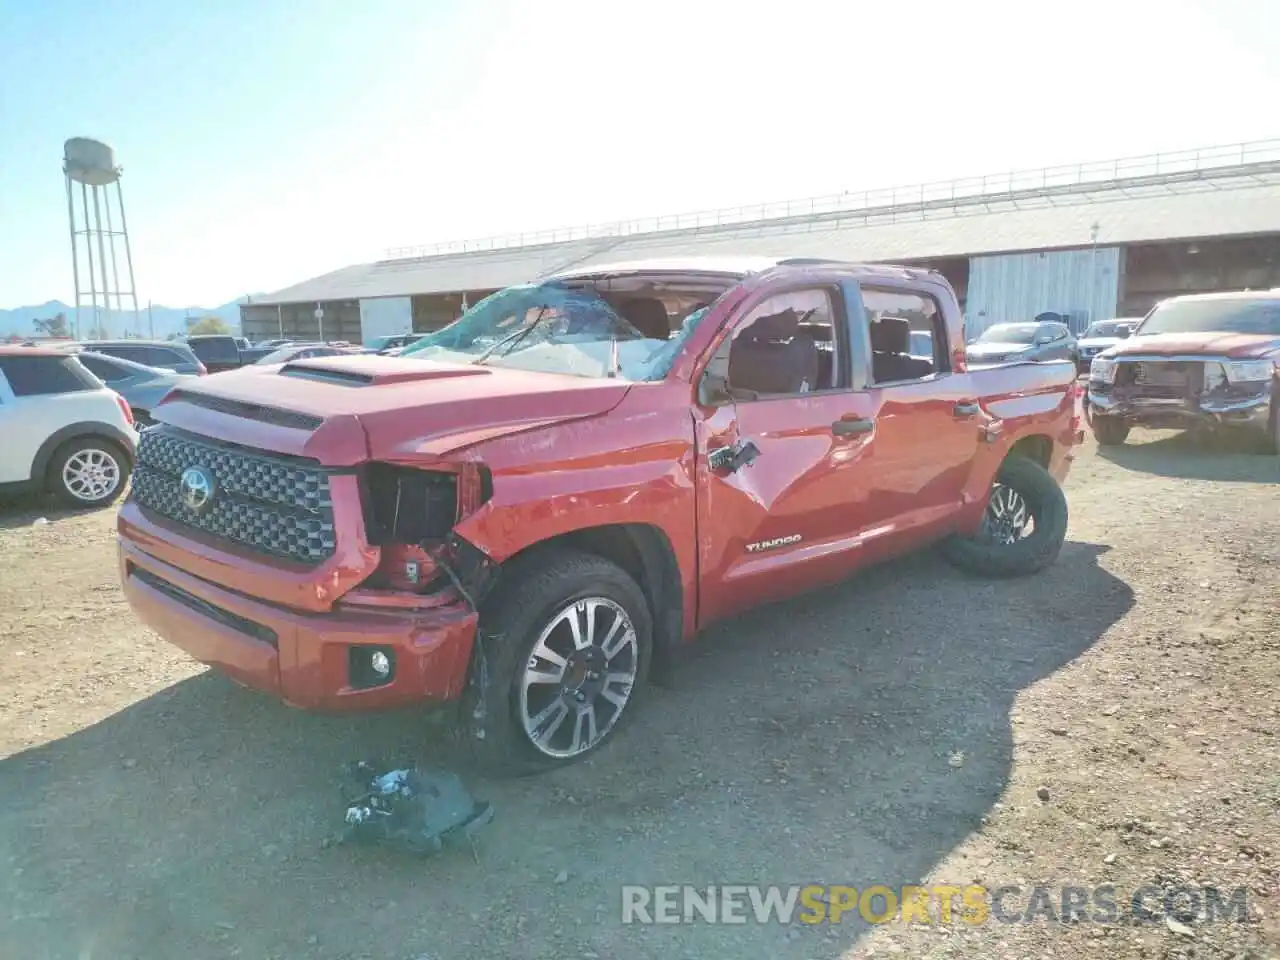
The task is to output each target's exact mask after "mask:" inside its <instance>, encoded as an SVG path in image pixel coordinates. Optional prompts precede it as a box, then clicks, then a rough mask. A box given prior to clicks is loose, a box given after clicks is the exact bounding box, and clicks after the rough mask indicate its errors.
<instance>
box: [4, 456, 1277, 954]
mask: <svg viewBox="0 0 1280 960" xmlns="http://www.w3.org/2000/svg"><path fill="white" fill-rule="evenodd" d="M1135 440H1136V442H1133V443H1131V445H1129V446H1127V447H1125V448H1123V449H1121V450H1119V451H1117V452H1116V453H1114V454H1108V455H1107V456H1105V457H1104V456H1102V455H1099V454H1098V452H1097V451H1096V449H1095V448H1094V447H1093V445H1092V442H1091V441H1090V442H1089V443H1087V444H1086V447H1085V448H1084V451H1083V453H1082V456H1081V460H1080V461H1079V462H1078V465H1077V467H1076V469H1075V471H1074V473H1073V475H1072V477H1071V479H1070V481H1069V490H1068V493H1069V497H1070V501H1071V506H1072V511H1073V512H1072V521H1071V530H1070V537H1069V542H1068V544H1067V546H1066V547H1065V549H1064V551H1063V554H1062V557H1061V560H1060V562H1059V563H1058V565H1057V566H1056V567H1055V568H1054V569H1052V570H1051V571H1049V572H1048V573H1046V574H1044V575H1042V576H1039V577H1036V578H1033V579H1029V580H1024V581H1017V582H1014V583H1005V584H998V585H993V584H987V583H983V582H975V581H972V580H967V579H965V578H963V577H961V576H960V575H958V574H957V573H955V572H953V571H952V570H951V569H950V568H948V567H947V566H945V565H944V564H943V563H942V562H941V561H939V560H938V559H936V558H935V557H933V556H932V555H922V556H917V557H913V558H909V559H907V560H903V561H900V562H897V563H895V564H892V565H890V566H887V567H884V568H882V569H879V570H876V571H873V572H871V573H869V574H867V575H864V576H862V577H860V578H858V579H857V580H855V581H853V582H851V583H849V584H847V585H846V586H843V587H841V588H838V589H833V590H830V591H827V592H825V593H822V594H820V595H817V596H815V597H810V598H807V599H802V600H799V601H796V602H793V603H789V604H785V605H781V606H777V607H772V608H769V609H767V610H765V611H763V612H757V613H755V614H753V615H751V616H750V617H748V618H745V619H743V620H742V621H741V622H736V623H731V624H727V625H724V626H722V627H720V628H719V629H716V630H715V631H713V632H712V633H711V635H709V636H707V637H706V638H705V639H704V642H703V643H702V645H701V647H700V650H699V655H698V656H697V657H696V658H695V659H694V660H693V661H692V662H691V663H690V664H689V665H688V667H687V668H686V669H685V671H684V672H683V673H682V674H681V675H680V677H679V679H678V681H677V683H676V685H675V686H674V687H666V688H660V689H654V690H653V691H652V692H651V695H650V698H649V702H648V703H647V704H646V705H645V708H644V711H643V714H642V716H640V717H638V718H637V722H636V723H634V724H633V725H632V726H631V727H630V728H629V729H628V730H627V731H626V733H625V734H623V735H622V736H620V737H619V739H618V740H617V741H616V742H615V743H614V744H613V745H612V746H611V747H610V748H609V749H608V750H607V751H606V753H605V754H604V755H603V756H601V757H599V758H597V759H596V760H594V761H592V762H590V763H587V764H583V765H579V766H577V767H574V768H570V769H567V770H564V771H560V772H558V773H557V774H555V775H551V776H546V777H542V778H537V779H533V780H526V781H520V782H515V783H509V782H508V783H484V782H477V783H475V784H474V786H475V789H476V792H477V793H479V794H480V795H482V796H484V797H486V798H488V799H490V800H492V801H493V802H494V803H495V805H496V808H497V811H498V819H497V820H496V821H495V823H494V824H493V825H492V826H491V827H489V828H488V829H487V831H486V832H485V833H484V834H483V835H482V837H481V840H480V858H479V863H478V864H477V863H475V862H473V860H472V858H471V855H470V853H468V852H466V851H465V850H463V851H460V852H458V853H456V854H453V853H447V854H445V855H444V856H443V857H442V858H437V859H435V860H432V861H428V862H420V861H410V860H408V859H406V858H403V857H398V856H395V855H392V854H388V853H385V852H377V851H369V850H361V849H353V848H350V847H345V846H343V847H331V846H328V845H327V844H326V843H325V840H326V838H327V837H328V836H329V835H330V834H331V833H332V832H333V830H334V829H335V828H336V826H337V821H338V820H339V818H340V814H341V809H342V805H341V803H340V799H339V795H338V784H339V777H338V771H339V768H340V767H341V765H342V764H343V763H345V762H346V761H349V760H352V759H355V758H359V757H363V756H368V755H388V754H396V753H397V752H399V751H404V752H406V753H407V755H408V756H410V757H414V758H417V759H419V760H422V761H424V762H431V761H432V760H433V759H438V758H439V757H440V756H441V753H440V751H439V748H438V747H433V745H432V744H433V741H432V739H431V736H433V735H431V734H429V733H427V732H426V731H424V725H423V724H422V722H421V721H420V720H419V719H417V718H415V717H407V716H404V715H399V716H382V717H375V718H362V719H355V720H353V719H339V718H325V717H317V716H311V715H306V714H302V713H299V712H296V711H292V710H289V709H287V708H285V707H282V706H279V705H277V704H276V703H274V702H272V701H271V700H268V699H265V698H263V697H261V696H259V695H256V694H254V693H251V692H248V691H245V690H241V689H239V688H237V687H235V686H234V685H232V684H231V683H229V682H227V681H224V680H223V679H222V678H220V677H218V676H214V675H211V674H210V673H208V672H205V671H204V670H203V669H201V668H200V667H198V666H197V665H195V664H193V663H192V662H191V661H189V660H187V659H186V658H185V657H184V656H182V655H180V654H178V653H177V652H175V651H174V650H173V649H171V648H169V647H168V646H166V645H164V644H162V643H160V642H158V641H157V640H156V639H155V638H154V637H153V636H151V635H150V634H149V633H148V632H147V631H146V630H144V629H143V628H141V627H140V626H139V625H138V624H137V623H136V622H135V621H134V619H133V617H132V616H131V614H130V612H129V610H128V608H127V607H126V606H125V605H124V604H123V603H122V601H121V599H120V596H119V594H118V591H117V585H116V570H115V565H114V552H113V536H114V535H113V528H112V523H113V516H112V514H111V512H110V511H104V512H100V513H97V514H89V515H79V516H58V515H54V514H50V515H49V516H50V519H51V522H50V523H47V524H40V525H33V523H32V521H33V520H34V519H35V517H37V516H40V513H38V512H32V511H33V510H37V509H38V507H36V506H32V505H30V504H27V505H18V506H17V507H16V508H15V507H11V508H9V509H7V511H6V512H3V513H0V610H2V611H3V614H2V617H3V619H2V620H0V693H2V696H0V757H3V758H4V759H0V891H2V893H3V895H2V896H0V957H3V958H6V960H7V958H10V957H12V958H18V960H39V958H45V957H49V958H62V957H67V958H85V960H125V958H132V957H138V958H166V960H168V958H178V957H182V958H192V960H195V958H203V957H233V956H234V957H244V958H255V960H259V958H297V957H320V958H358V957H359V958H371V960H372V958H378V960H416V958H433V960H452V958H495V960H496V958H503V957H522V958H570V960H571V958H593V957H598V958H608V960H614V958H630V957H638V958H639V957H654V958H664V960H683V958H718V957H732V958H735V960H747V958H757V957H759V958H777V960H790V958H801V957H814V958H836V957H841V956H844V957H850V956H869V955H879V954H884V955H894V954H897V955H903V956H910V957H926V956H927V957H949V956H973V957H980V958H993V960H1001V958H1022V957H1049V956H1051V957H1073V958H1074V957H1123V958H1127V957H1150V958H1160V957H1196V958H1210V957H1223V958H1243V957H1252V958H1261V957H1271V956H1276V955H1277V952H1276V951H1277V944H1280V895H1277V889H1278V884H1277V866H1278V865H1280V743H1278V741H1280V737H1278V736H1277V732H1278V731H1280V603H1277V598H1278V597H1280V510H1278V509H1277V508H1278V507H1280V462H1278V461H1276V460H1274V459H1271V458H1266V457H1262V456H1257V455H1250V454H1247V453H1243V452H1234V451H1232V450H1231V449H1213V450H1205V449H1196V448H1192V447H1190V446H1188V445H1187V444H1186V443H1185V442H1184V441H1182V440H1180V439H1174V438H1172V437H1170V436H1168V435H1162V434H1140V435H1138V436H1136V437H1135ZM1045 797H1047V799H1043V798H1045ZM921 881H923V882H925V883H931V884H933V883H950V884H955V885H957V886H963V885H966V884H970V883H975V882H977V883H982V884H985V885H987V886H988V887H991V888H995V887H999V886H1002V885H1006V884H1008V885H1017V886H1019V887H1020V888H1021V889H1022V891H1023V894H1022V895H1015V896H1013V897H1012V898H1011V899H1010V900H1009V901H1008V907H1007V909H1009V910H1021V909H1025V907H1026V904H1027V894H1028V893H1029V888H1030V887H1031V886H1033V885H1035V884H1044V885H1053V886H1054V888H1055V889H1054V893H1053V897H1054V901H1055V902H1056V901H1057V899H1058V897H1059V894H1058V892H1057V890H1058V888H1060V887H1061V886H1064V885H1070V886H1080V887H1091V886H1094V885H1098V884H1107V883H1111V884H1114V885H1115V886H1116V888H1117V890H1118V891H1119V893H1118V895H1117V899H1118V900H1119V901H1120V903H1121V905H1124V904H1125V903H1126V902H1127V899H1128V897H1129V895H1130V893H1131V892H1132V891H1135V890H1137V889H1139V888H1141V887H1143V886H1147V885H1154V886H1156V887H1161V888H1166V889H1167V888H1169V887H1171V886H1179V885H1196V884H1209V885H1214V886H1217V887H1220V888H1223V889H1224V890H1229V889H1231V888H1235V887H1237V886H1240V885H1248V886H1249V887H1250V888H1252V892H1251V893H1250V899H1249V903H1248V912H1249V919H1250V922H1248V923H1236V922H1218V923H1207V922H1197V920H1196V918H1194V917H1189V916H1188V917H1186V918H1185V921H1186V922H1185V923H1183V924H1181V925H1179V924H1178V923H1175V924H1173V925H1170V924H1167V923H1166V922H1165V921H1164V920H1163V919H1159V920H1157V921H1156V922H1151V923H1145V924H1134V923H1121V924H1117V925H1107V924H1101V923H1097V922H1083V923H1075V924H1056V923H1054V922H1052V921H1051V920H1048V919H1045V918H1044V917H1041V918H1039V919H1036V920H1035V921H1034V922H1021V923H1003V922H997V921H995V920H992V921H990V922H988V923H986V924H983V925H981V926H968V925H966V924H963V923H952V924H949V925H946V924H940V925H934V926H924V925H911V926H904V925H902V924H901V923H890V924H885V925H877V926H872V925H869V924H868V923H866V922H865V921H863V920H861V919H858V918H857V916H856V914H850V915H849V916H846V918H845V920H844V922H843V923H841V924H840V925H839V926H831V925H827V924H823V925H818V926H809V925H804V924H799V923H797V924H794V925H792V926H790V927H787V926H782V925H777V924H774V925H763V926H762V925H757V924H755V923H753V922H752V923H747V924H742V925H717V926H711V925H708V924H705V923H695V924H692V925H676V926H640V925H623V924H622V923H621V922H620V903H621V893H620V887H621V885H622V884H627V883H638V884H663V883H666V884H672V883H690V884H697V885H706V884H712V883H716V884H729V883H739V884H781V885H791V884H806V883H823V884H848V885H853V886H856V887H865V886H867V885H870V884H873V883H883V884H887V885H889V886H890V887H895V886H901V885H903V884H913V883H919V882H921ZM1158 901H1159V897H1158V896H1156V897H1155V898H1154V899H1151V900H1149V901H1148V902H1150V903H1158Z"/></svg>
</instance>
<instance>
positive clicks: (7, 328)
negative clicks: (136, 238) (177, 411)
mask: <svg viewBox="0 0 1280 960" xmlns="http://www.w3.org/2000/svg"><path fill="white" fill-rule="evenodd" d="M240 303H241V301H240V300H233V301H232V302H231V303H224V304H223V305H222V306H220V307H213V308H212V309H210V308H208V307H161V306H154V305H153V306H152V307H151V313H150V318H148V314H147V307H146V304H142V305H141V306H140V307H139V308H138V315H137V317H136V318H135V317H134V315H133V311H132V310H124V311H122V312H120V311H115V310H100V311H99V314H98V315H99V317H100V320H101V323H102V326H103V327H104V328H105V329H106V332H107V336H109V337H123V336H125V335H126V334H127V335H129V336H140V337H148V338H149V337H151V336H152V333H151V330H152V327H151V324H154V325H155V338H156V339H157V340H163V339H165V338H166V337H168V336H169V335H170V334H175V333H184V332H185V331H186V329H187V325H186V318H187V317H195V318H199V317H220V318H221V319H222V320H223V321H225V322H226V324H227V326H229V327H230V328H231V329H232V330H233V331H235V332H237V333H238V332H239V330H240ZM75 312H76V310H75V307H69V306H67V305H66V304H65V303H63V302H62V301H61V300H50V301H49V302H48V303H41V304H38V305H36V306H32V307H15V308H14V309H12V310H0V338H8V337H10V336H12V335H14V334H17V335H18V336H24V337H29V336H31V335H33V334H34V333H36V328H35V326H33V324H32V321H33V320H47V319H49V318H51V317H54V316H56V315H57V314H59V313H62V314H66V317H67V326H68V327H69V328H71V329H73V330H74V325H75ZM93 323H94V314H93V307H91V306H83V305H82V306H81V308H80V327H81V330H80V335H81V336H82V337H87V336H88V335H89V330H90V328H91V327H92V326H93Z"/></svg>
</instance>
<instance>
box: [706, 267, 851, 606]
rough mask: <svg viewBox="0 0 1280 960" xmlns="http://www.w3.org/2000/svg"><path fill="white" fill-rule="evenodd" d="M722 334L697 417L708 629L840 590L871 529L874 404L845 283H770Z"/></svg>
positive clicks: (746, 305)
mask: <svg viewBox="0 0 1280 960" xmlns="http://www.w3.org/2000/svg"><path fill="white" fill-rule="evenodd" d="M727 329H728V331H729V332H728V335H727V336H725V338H724V339H723V340H722V341H721V342H720V343H719V345H718V346H717V347H716V348H715V350H714V352H713V354H712V357H711V359H710V361H709V362H708V364H707V367H706V370H705V371H704V374H703V382H704V387H703V389H702V390H701V391H700V396H699V402H698V404H697V405H695V413H694V416H695V423H696V431H697V444H698V463H697V468H696V469H697V500H698V555H699V575H700V583H701V588H700V593H699V601H698V607H699V621H700V622H702V623H705V622H709V621H710V620H713V619H717V618H719V617H721V616H724V615H726V614H730V613H733V612H735V611H737V610H740V609H744V608H746V607H749V606H751V605H754V604H756V603H760V602H765V601H768V600H774V599H778V598H781V597H784V596H788V595H790V594H793V593H796V592H799V591H800V590H802V589H805V588H806V587H809V586H813V585H815V584H816V583H821V582H830V581H834V580H837V579H839V578H840V577H841V576H843V575H844V574H845V573H847V572H848V571H849V569H850V566H851V563H853V561H854V559H855V558H854V554H856V550H854V549H853V548H854V547H855V546H856V542H857V538H858V536H859V532H860V531H862V530H864V529H866V528H868V527H870V526H872V525H873V518H872V517H871V515H870V508H869V504H868V492H869V485H868V484H869V479H870V475H869V474H868V472H867V471H866V470H865V469H864V467H865V464H866V462H867V460H868V458H869V457H870V456H871V450H872V443H873V438H874V434H873V433H872V427H873V423H872V421H871V419H870V399H869V397H868V396H867V394H866V393H865V392H864V391H861V390H858V389H855V387H856V386H857V384H855V382H854V380H853V379H852V378H853V371H854V370H855V369H857V368H858V367H859V366H860V365H859V364H856V363H855V362H854V360H853V357H852V356H851V350H852V348H853V344H852V342H851V339H850V336H849V329H850V328H849V324H848V312H847V307H846V297H845V292H844V291H843V290H842V288H841V287H840V285H839V284H838V283H834V282H833V283H823V282H815V281H809V282H803V281H796V280H791V281H789V282H788V281H787V280H786V279H785V278H784V279H782V280H780V281H779V282H776V283H772V284H768V285H766V286H764V287H762V288H761V289H760V290H758V291H756V292H755V293H754V294H753V295H752V296H751V297H749V298H748V299H747V300H746V301H744V303H743V304H742V305H741V306H740V307H739V308H738V309H737V310H736V311H735V314H734V316H733V317H731V318H730V319H729V322H728V324H727Z"/></svg>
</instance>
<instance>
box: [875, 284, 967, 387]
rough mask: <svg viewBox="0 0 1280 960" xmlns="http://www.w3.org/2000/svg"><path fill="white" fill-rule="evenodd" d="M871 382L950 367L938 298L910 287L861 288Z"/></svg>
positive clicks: (914, 377)
mask: <svg viewBox="0 0 1280 960" xmlns="http://www.w3.org/2000/svg"><path fill="white" fill-rule="evenodd" d="M862 305H863V307H864V308H865V310H866V313H867V328H868V332H869V334H870V337H869V339H870V342H871V377H872V380H873V381H874V382H875V383H896V382H899V381H902V380H921V379H923V378H925V377H929V376H932V375H933V374H935V373H946V372H947V371H949V370H950V369H951V360H950V357H949V355H948V351H947V328H946V320H945V318H944V317H943V315H942V308H941V307H939V306H938V301H936V300H935V299H934V298H933V297H931V296H929V295H928V294H926V293H916V292H914V291H911V290H889V289H881V288H876V287H863V288H862Z"/></svg>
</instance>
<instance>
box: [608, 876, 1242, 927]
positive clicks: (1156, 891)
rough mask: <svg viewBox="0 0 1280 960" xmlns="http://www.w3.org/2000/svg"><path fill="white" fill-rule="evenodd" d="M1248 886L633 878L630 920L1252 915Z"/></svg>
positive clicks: (1101, 919) (626, 892)
mask: <svg viewBox="0 0 1280 960" xmlns="http://www.w3.org/2000/svg"><path fill="white" fill-rule="evenodd" d="M1248 896H1249V891H1248V889H1247V888H1245V887H1236V888H1234V889H1232V890H1219V889H1218V888H1217V887H1207V886H1204V887H1201V886H1196V887H1191V886H1188V887H1174V888H1164V887H1155V886H1147V887H1138V888H1137V889H1134V890H1131V891H1124V890H1120V889H1119V888H1117V887H1116V886H1114V885H1112V884H1105V885H1102V886H1096V887H1084V886H1060V887H1051V886H1034V887H1018V886H1002V887H985V886H978V885H968V886H951V885H947V884H935V885H932V886H904V887H889V886H886V885H883V884H873V885H871V886H867V887H861V888H859V887H851V886H822V885H817V884H811V885H808V886H790V887H782V886H753V885H749V884H729V885H723V886H707V887H696V886H691V885H670V886H654V887H644V886H625V887H623V888H622V922H623V923H642V924H654V923H658V924H679V923H713V924H718V923H758V924H769V923H779V924H790V923H795V922H799V923H808V924H818V923H840V922H842V921H844V920H850V921H852V920H854V919H861V920H864V921H866V922H867V923H877V924H878V923H888V922H890V921H894V920H899V921H901V922H903V923H922V924H949V923H961V924H966V925H969V926H978V925H981V924H985V923H991V922H993V921H994V922H997V923H1033V922H1036V921H1047V922H1050V923H1101V924H1113V923H1122V922H1124V923H1134V922H1156V921H1162V920H1164V919H1166V918H1171V919H1175V920H1180V921H1188V920H1191V919H1193V918H1201V919H1202V920H1207V922H1210V923H1214V922H1222V921H1231V922H1236V923H1244V922H1246V919H1247V918H1248V915H1249V911H1248Z"/></svg>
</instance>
